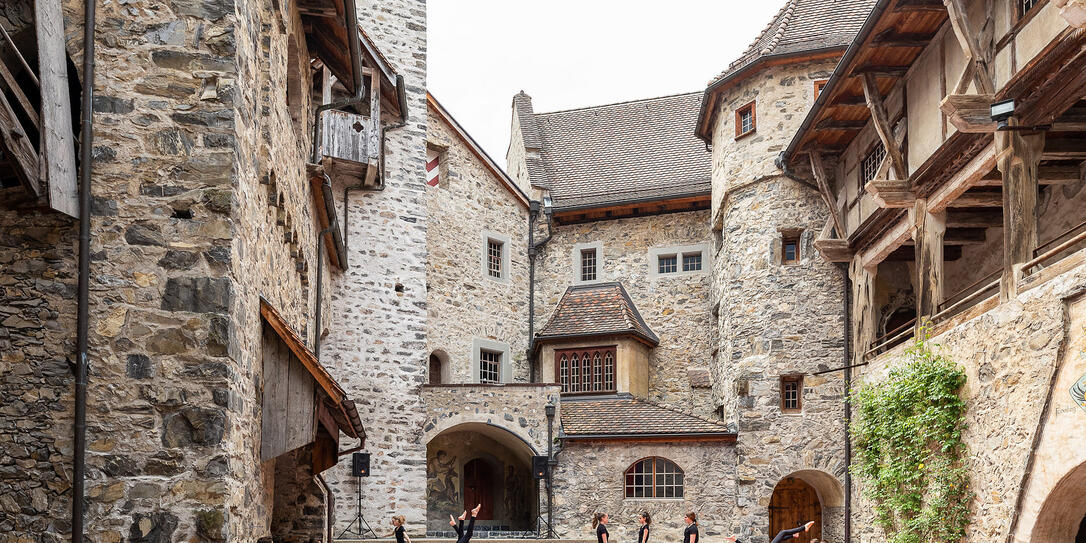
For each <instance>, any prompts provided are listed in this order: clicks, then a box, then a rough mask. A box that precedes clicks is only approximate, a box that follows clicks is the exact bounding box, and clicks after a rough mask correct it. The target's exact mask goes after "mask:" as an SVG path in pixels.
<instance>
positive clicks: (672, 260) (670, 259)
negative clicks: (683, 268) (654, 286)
mask: <svg viewBox="0 0 1086 543" xmlns="http://www.w3.org/2000/svg"><path fill="white" fill-rule="evenodd" d="M678 262H679V257H677V256H676V255H660V258H659V260H657V262H656V272H657V273H660V274H664V273H675V272H676V271H678V270H679V266H678Z"/></svg>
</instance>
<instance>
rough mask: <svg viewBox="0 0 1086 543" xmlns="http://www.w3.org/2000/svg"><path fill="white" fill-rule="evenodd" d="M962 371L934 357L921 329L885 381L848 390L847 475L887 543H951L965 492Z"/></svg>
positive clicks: (963, 514)
mask: <svg viewBox="0 0 1086 543" xmlns="http://www.w3.org/2000/svg"><path fill="white" fill-rule="evenodd" d="M965 380H966V376H965V372H964V371H963V370H962V368H961V367H960V366H958V365H957V364H955V363H954V361H952V360H950V359H949V358H947V357H946V356H943V355H941V354H938V353H936V352H935V351H933V350H932V348H931V346H930V345H929V343H928V333H927V330H926V329H924V330H922V331H921V332H920V333H918V334H917V340H916V341H915V342H914V343H913V345H911V346H910V347H909V348H908V349H906V350H905V352H904V355H903V356H902V358H901V359H900V360H899V361H898V363H897V365H896V366H894V367H893V368H892V369H891V370H890V372H889V375H888V376H887V378H886V379H885V380H883V381H881V382H878V383H872V384H867V385H863V386H861V387H858V388H856V389H855V390H853V391H852V392H851V396H850V398H851V401H852V405H853V406H855V408H856V415H857V416H856V417H855V418H854V420H853V423H852V426H851V427H850V428H849V431H850V433H851V435H852V439H853V442H854V444H855V448H856V451H857V454H856V459H855V461H854V463H853V465H852V468H851V469H852V473H853V475H855V476H856V477H858V478H860V479H861V480H862V481H863V482H864V488H863V492H864V494H865V496H867V497H868V498H869V499H871V500H872V501H873V502H874V504H875V514H876V520H877V522H878V524H879V525H880V526H881V527H882V528H883V530H884V531H885V532H886V534H887V536H888V541H890V542H891V543H954V542H957V541H960V540H961V538H962V536H964V535H965V528H966V526H967V525H968V524H969V517H970V514H969V502H970V501H971V499H972V497H973V493H972V491H971V490H970V488H969V475H968V473H967V471H966V468H965V466H964V459H965V457H966V454H967V449H966V445H965V443H964V442H963V441H962V431H963V430H964V429H965V420H964V419H965V410H966V405H965V402H964V401H963V400H962V399H961V397H960V396H959V395H958V394H959V392H960V391H961V388H962V385H964V384H965Z"/></svg>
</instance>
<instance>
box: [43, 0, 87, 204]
mask: <svg viewBox="0 0 1086 543" xmlns="http://www.w3.org/2000/svg"><path fill="white" fill-rule="evenodd" d="M34 7H35V15H36V19H35V24H36V30H37V32H38V70H39V71H40V72H41V73H40V74H39V78H40V79H41V147H40V155H41V161H40V162H39V170H40V172H41V173H40V175H39V177H40V178H41V180H42V181H43V182H46V183H47V186H48V195H49V207H52V208H53V209H55V210H57V211H60V212H61V213H64V214H66V215H69V216H72V217H78V216H79V205H78V198H77V196H78V190H77V186H76V178H75V177H76V170H75V134H73V133H72V103H71V100H70V97H69V95H68V64H67V62H68V59H67V54H66V53H65V51H64V14H63V13H62V11H61V9H60V3H59V2H35V3H34ZM83 114H84V115H92V114H93V113H92V112H90V111H84V112H83Z"/></svg>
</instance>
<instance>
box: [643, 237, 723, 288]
mask: <svg viewBox="0 0 1086 543" xmlns="http://www.w3.org/2000/svg"><path fill="white" fill-rule="evenodd" d="M695 254H696V255H699V256H700V257H701V266H700V267H699V268H698V269H696V270H685V269H683V268H684V266H683V263H684V261H685V260H686V258H687V257H690V256H693V255H695ZM663 258H674V259H675V269H674V271H668V272H661V271H660V260H661V259H663ZM708 260H709V243H708V242H705V243H699V244H697V245H679V246H673V247H653V248H651V249H649V258H648V266H649V279H653V280H655V279H664V278H669V277H687V276H691V275H699V274H703V273H708V266H706V262H707V261H708Z"/></svg>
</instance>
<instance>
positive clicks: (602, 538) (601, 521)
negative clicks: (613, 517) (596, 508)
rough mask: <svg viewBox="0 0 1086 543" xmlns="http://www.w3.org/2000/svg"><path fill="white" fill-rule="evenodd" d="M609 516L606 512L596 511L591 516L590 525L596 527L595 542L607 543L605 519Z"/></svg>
mask: <svg viewBox="0 0 1086 543" xmlns="http://www.w3.org/2000/svg"><path fill="white" fill-rule="evenodd" d="M608 520H610V518H609V517H608V516H607V513H596V514H595V515H593V516H592V527H593V528H595V529H596V543H608V541H607V537H608V536H609V535H610V534H608V533H607V521H608Z"/></svg>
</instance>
